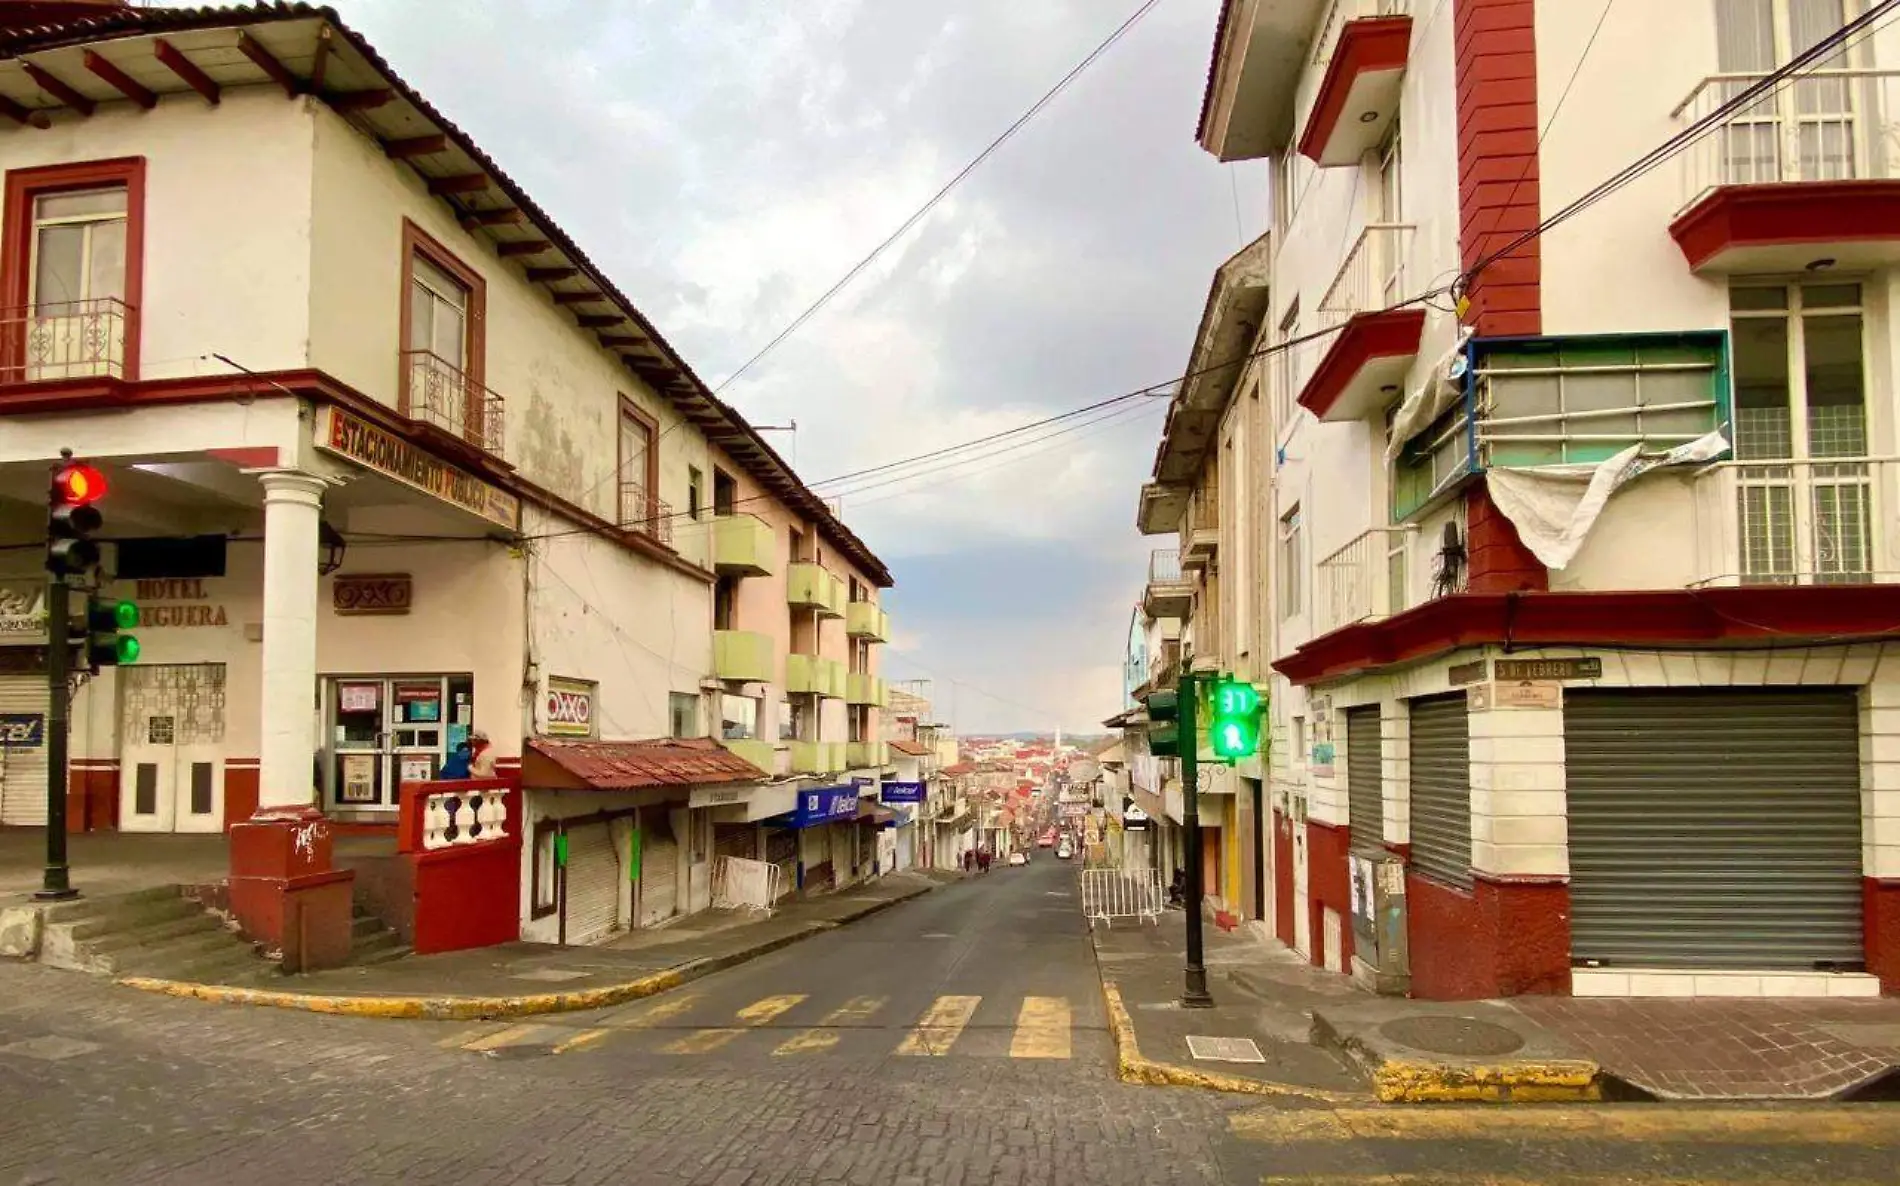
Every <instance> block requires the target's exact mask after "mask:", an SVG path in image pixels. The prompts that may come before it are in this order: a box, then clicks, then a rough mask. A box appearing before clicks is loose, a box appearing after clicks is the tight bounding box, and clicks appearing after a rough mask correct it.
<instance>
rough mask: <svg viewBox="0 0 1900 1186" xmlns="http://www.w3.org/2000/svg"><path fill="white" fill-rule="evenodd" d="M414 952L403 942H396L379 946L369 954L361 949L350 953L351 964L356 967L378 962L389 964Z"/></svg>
mask: <svg viewBox="0 0 1900 1186" xmlns="http://www.w3.org/2000/svg"><path fill="white" fill-rule="evenodd" d="M392 933H393V932H392ZM413 954H415V952H414V951H413V949H411V948H410V947H409V946H408V945H407V944H403V943H394V944H391V945H390V946H388V947H381V948H377V949H375V950H373V951H370V952H368V953H367V954H365V953H364V952H363V951H362V950H360V949H359V950H357V951H353V952H351V953H350V966H351V967H356V968H371V967H374V966H376V965H377V964H387V963H390V962H391V961H393V960H399V959H406V958H408V957H409V956H411V955H413Z"/></svg>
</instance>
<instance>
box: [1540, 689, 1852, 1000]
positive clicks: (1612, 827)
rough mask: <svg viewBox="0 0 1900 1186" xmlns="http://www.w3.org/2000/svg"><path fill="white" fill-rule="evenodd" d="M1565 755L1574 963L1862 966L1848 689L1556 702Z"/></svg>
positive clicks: (1645, 694)
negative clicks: (1561, 720) (1561, 714)
mask: <svg viewBox="0 0 1900 1186" xmlns="http://www.w3.org/2000/svg"><path fill="white" fill-rule="evenodd" d="M1564 749H1565V754H1566V759H1567V764H1568V768H1569V769H1568V787H1569V793H1568V798H1569V815H1570V819H1569V830H1570V875H1571V883H1570V904H1571V924H1570V925H1571V951H1572V953H1573V957H1574V958H1575V959H1576V960H1577V961H1578V962H1584V963H1589V962H1594V963H1597V964H1599V965H1600V966H1605V967H1612V968H1615V967H1693V968H1751V969H1753V968H1782V969H1790V970H1801V971H1811V970H1813V969H1815V968H1817V967H1819V968H1841V967H1855V968H1858V967H1860V966H1861V965H1862V963H1863V961H1864V958H1865V953H1864V950H1863V947H1862V935H1861V926H1862V922H1861V884H1860V873H1861V863H1860V860H1861V851H1860V843H1861V824H1860V750H1859V714H1858V706H1857V704H1856V700H1855V696H1854V693H1853V692H1852V691H1851V690H1847V689H1830V690H1826V691H1803V690H1795V689H1789V690H1781V689H1763V688H1748V689H1739V688H1737V689H1731V688H1721V689H1696V690H1686V689H1677V690H1668V691H1661V690H1659V691H1623V692H1568V693H1566V694H1565V697H1564Z"/></svg>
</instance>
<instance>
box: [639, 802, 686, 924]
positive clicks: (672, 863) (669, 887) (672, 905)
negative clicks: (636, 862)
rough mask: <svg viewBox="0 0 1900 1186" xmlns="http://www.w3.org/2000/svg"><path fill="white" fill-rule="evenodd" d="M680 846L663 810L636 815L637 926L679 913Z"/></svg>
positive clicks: (651, 810) (662, 919)
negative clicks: (638, 901)
mask: <svg viewBox="0 0 1900 1186" xmlns="http://www.w3.org/2000/svg"><path fill="white" fill-rule="evenodd" d="M679 863H680V846H679V844H678V843H677V842H675V841H674V839H673V831H672V829H671V828H670V827H669V826H668V824H667V819H666V812H665V811H664V810H653V809H644V810H642V811H641V812H640V925H641V926H643V927H650V926H652V925H653V924H654V923H659V922H665V921H666V920H667V919H669V918H672V917H673V916H674V915H675V914H678V913H679Z"/></svg>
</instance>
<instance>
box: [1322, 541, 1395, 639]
mask: <svg viewBox="0 0 1900 1186" xmlns="http://www.w3.org/2000/svg"><path fill="white" fill-rule="evenodd" d="M1417 541H1418V528H1417V527H1414V526H1404V527H1375V528H1373V529H1372V530H1371V531H1367V532H1364V533H1362V534H1361V535H1359V536H1357V537H1356V538H1354V539H1353V541H1352V542H1351V543H1349V544H1347V545H1346V546H1345V547H1343V548H1341V549H1339V550H1338V551H1337V552H1334V553H1333V554H1332V555H1330V556H1328V557H1326V559H1324V560H1322V561H1320V562H1319V573H1318V576H1319V580H1318V596H1319V604H1318V605H1317V606H1315V607H1314V608H1315V611H1316V616H1315V619H1314V631H1313V633H1314V634H1315V635H1320V634H1330V633H1332V632H1333V631H1335V630H1338V629H1340V628H1341V627H1344V626H1350V625H1352V624H1354V623H1355V622H1376V621H1378V620H1379V619H1381V618H1388V617H1391V616H1392V615H1393V614H1396V613H1398V612H1400V611H1401V610H1404V609H1407V608H1409V607H1410V604H1411V603H1410V598H1409V596H1408V586H1407V583H1406V582H1407V579H1408V576H1409V573H1410V571H1411V556H1412V553H1413V552H1414V550H1415V549H1416V547H1417Z"/></svg>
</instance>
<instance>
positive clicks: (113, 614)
mask: <svg viewBox="0 0 1900 1186" xmlns="http://www.w3.org/2000/svg"><path fill="white" fill-rule="evenodd" d="M138 624H139V607H138V605H137V604H136V603H134V602H130V601H119V600H117V599H115V598H106V597H88V598H86V651H85V657H86V666H88V667H90V668H92V669H93V670H94V671H97V670H98V669H99V668H101V667H119V666H122V665H124V664H127V663H136V662H138V660H139V640H138V638H137V636H135V635H131V634H127V633H125V632H126V631H127V630H134V629H137V628H138Z"/></svg>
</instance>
